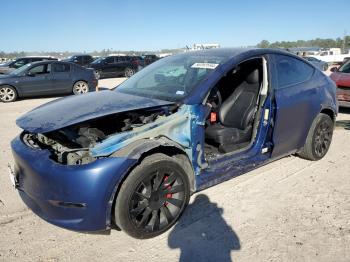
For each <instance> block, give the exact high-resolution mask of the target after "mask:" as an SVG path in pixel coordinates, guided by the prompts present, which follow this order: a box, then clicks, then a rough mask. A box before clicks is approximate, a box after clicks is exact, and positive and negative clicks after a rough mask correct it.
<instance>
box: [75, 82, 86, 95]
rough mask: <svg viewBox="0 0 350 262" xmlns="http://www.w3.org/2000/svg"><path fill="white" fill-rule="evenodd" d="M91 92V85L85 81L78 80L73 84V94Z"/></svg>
mask: <svg viewBox="0 0 350 262" xmlns="http://www.w3.org/2000/svg"><path fill="white" fill-rule="evenodd" d="M87 92H89V86H88V83H86V82H85V81H78V82H76V83H75V84H74V86H73V94H74V95H81V94H84V93H87Z"/></svg>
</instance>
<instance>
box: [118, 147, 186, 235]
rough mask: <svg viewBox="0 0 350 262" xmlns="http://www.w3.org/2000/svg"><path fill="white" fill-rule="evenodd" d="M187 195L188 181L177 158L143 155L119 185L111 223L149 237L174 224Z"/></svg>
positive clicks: (132, 232)
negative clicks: (113, 220) (142, 158)
mask: <svg viewBox="0 0 350 262" xmlns="http://www.w3.org/2000/svg"><path fill="white" fill-rule="evenodd" d="M189 198H190V185H189V180H188V176H187V174H186V172H185V170H184V169H183V167H182V165H181V161H180V160H179V159H178V158H175V157H172V158H171V157H169V156H167V155H164V154H160V153H157V154H154V155H151V156H149V157H146V158H145V159H144V160H143V161H142V162H141V164H139V165H138V166H136V167H135V168H134V169H133V170H132V171H131V172H130V174H129V175H128V177H127V178H126V180H125V181H124V183H123V184H122V186H121V188H120V190H119V193H118V196H117V199H116V203H115V210H114V214H115V222H116V224H117V226H118V227H119V228H120V229H121V230H123V231H125V233H127V234H128V235H129V236H131V237H134V238H138V239H146V238H152V237H155V236H158V235H160V234H162V233H163V232H165V231H167V230H168V229H169V228H171V227H172V226H173V225H174V224H175V223H176V221H177V220H178V219H179V218H180V216H181V214H182V213H183V211H184V209H185V207H186V205H187V204H188V201H189Z"/></svg>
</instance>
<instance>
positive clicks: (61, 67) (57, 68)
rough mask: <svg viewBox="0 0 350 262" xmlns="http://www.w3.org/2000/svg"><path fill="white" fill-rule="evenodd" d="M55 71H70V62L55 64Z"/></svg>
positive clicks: (53, 66)
mask: <svg viewBox="0 0 350 262" xmlns="http://www.w3.org/2000/svg"><path fill="white" fill-rule="evenodd" d="M52 68H53V72H55V73H64V72H69V71H70V65H68V64H53V65H52Z"/></svg>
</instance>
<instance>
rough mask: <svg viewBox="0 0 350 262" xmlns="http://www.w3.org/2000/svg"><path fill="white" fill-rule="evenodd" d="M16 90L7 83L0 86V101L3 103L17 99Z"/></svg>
mask: <svg viewBox="0 0 350 262" xmlns="http://www.w3.org/2000/svg"><path fill="white" fill-rule="evenodd" d="M17 97H18V95H17V91H16V89H15V88H14V87H12V86H9V85H3V86H0V101H1V102H4V103H9V102H14V101H16V100H17Z"/></svg>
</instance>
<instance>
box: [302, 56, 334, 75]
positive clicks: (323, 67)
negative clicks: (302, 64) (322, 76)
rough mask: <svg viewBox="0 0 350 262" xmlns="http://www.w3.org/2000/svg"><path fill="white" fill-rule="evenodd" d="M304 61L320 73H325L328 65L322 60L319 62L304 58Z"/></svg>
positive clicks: (311, 58)
mask: <svg viewBox="0 0 350 262" xmlns="http://www.w3.org/2000/svg"><path fill="white" fill-rule="evenodd" d="M303 58H304V59H305V60H307V61H309V62H310V63H311V64H313V65H314V66H315V67H317V68H318V69H320V70H321V71H327V69H328V63H327V62H325V61H322V60H319V59H317V58H315V57H312V56H305V57H303Z"/></svg>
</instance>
